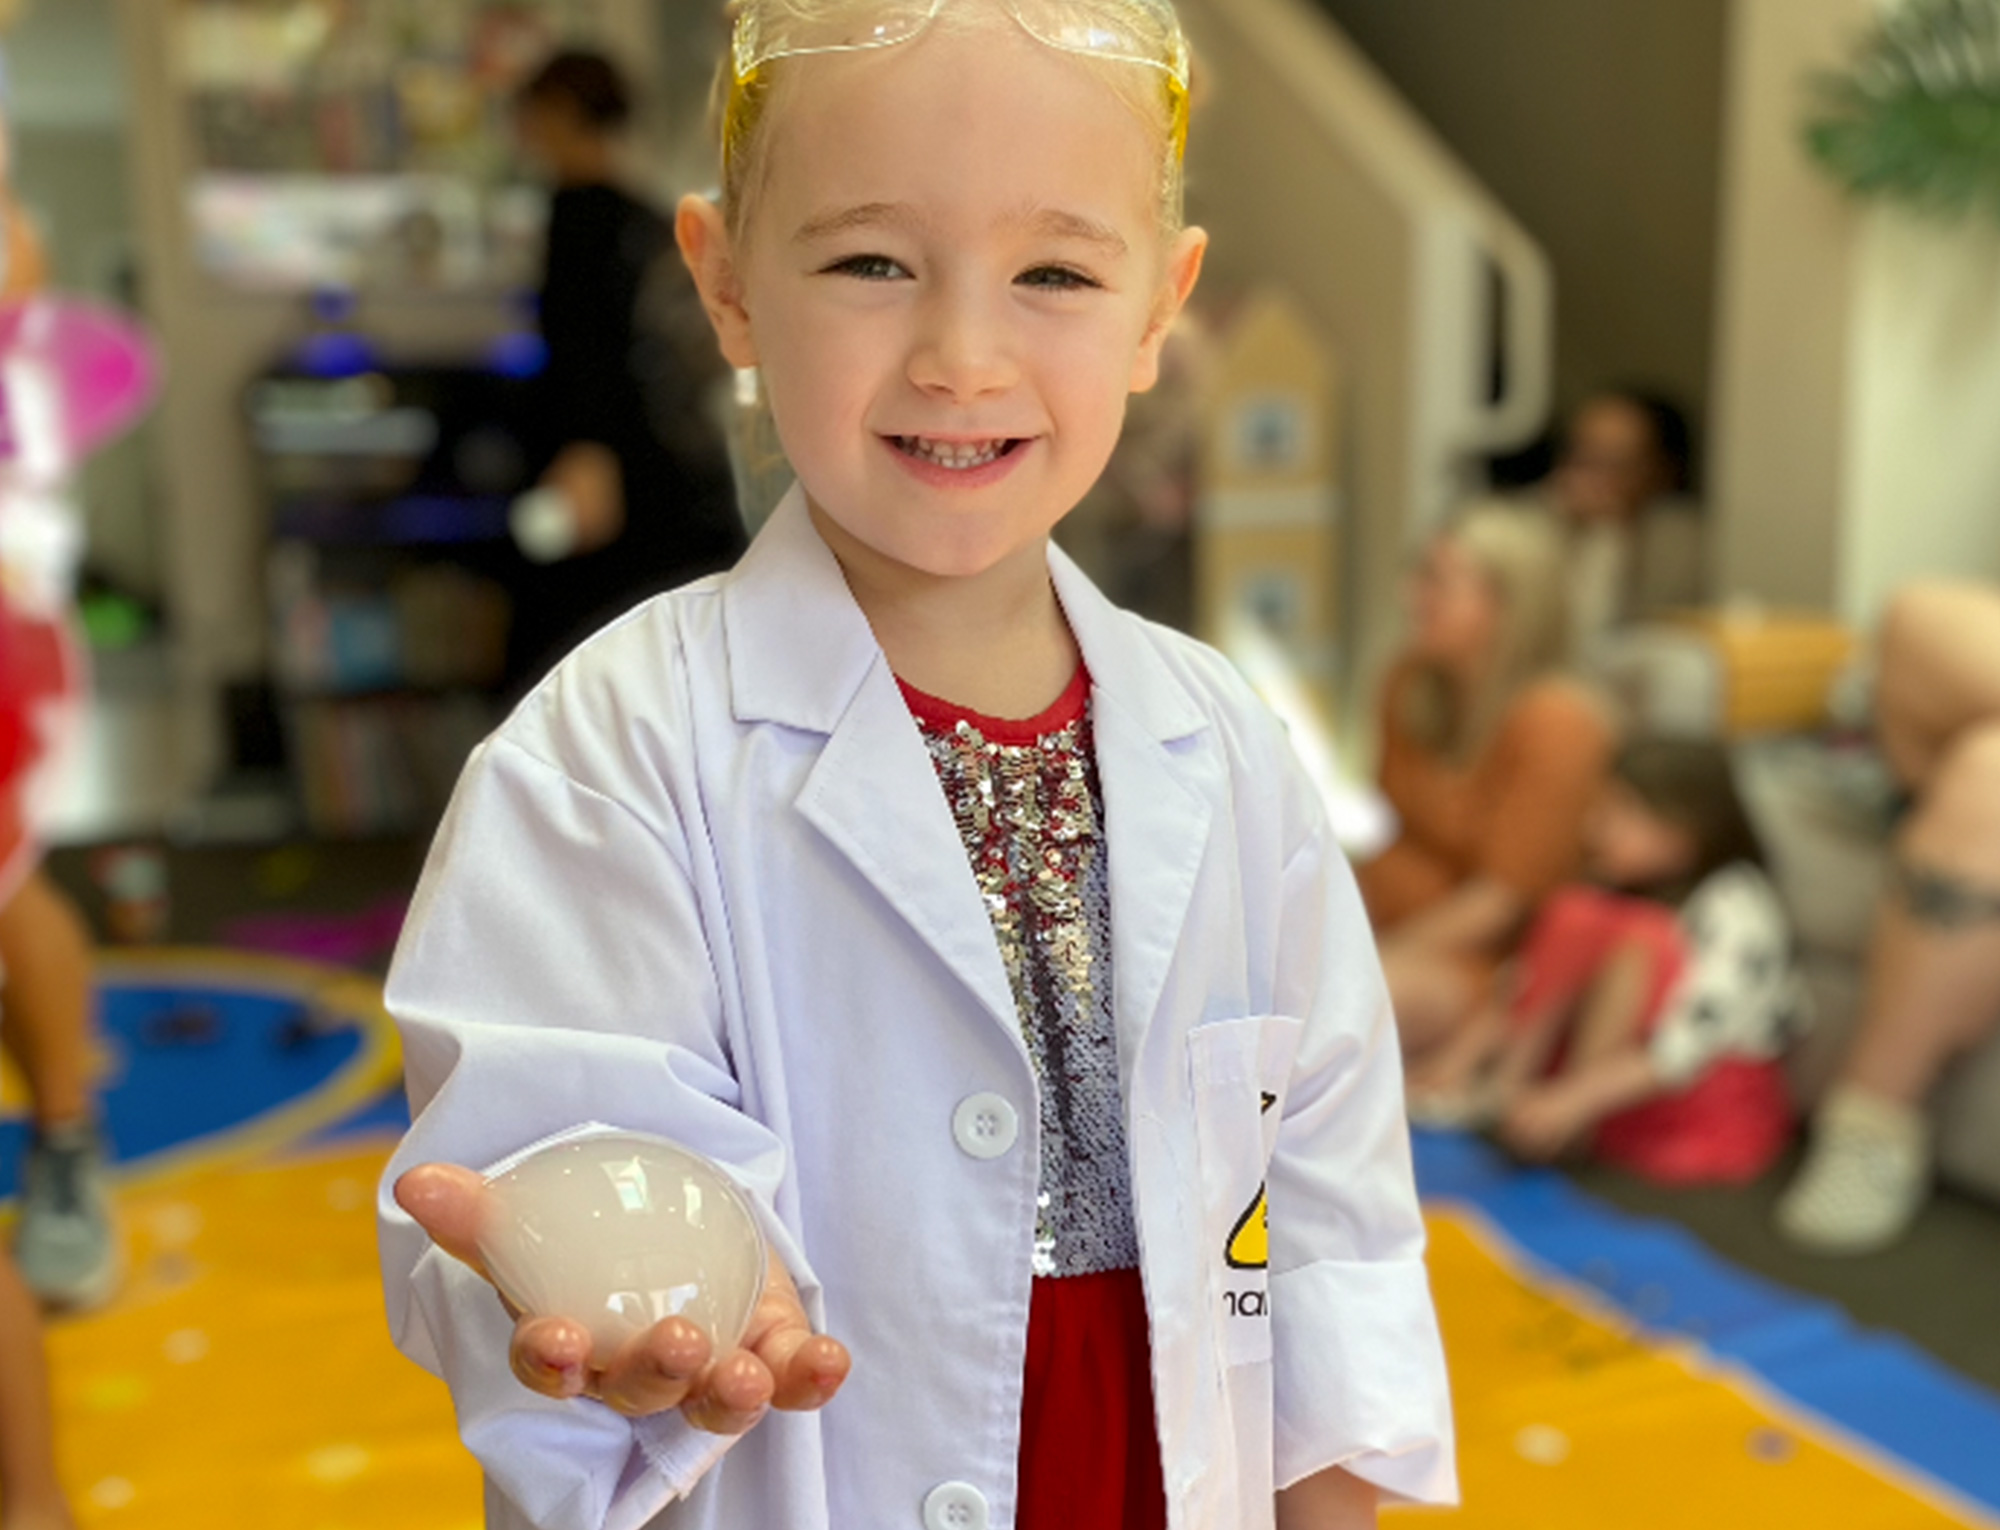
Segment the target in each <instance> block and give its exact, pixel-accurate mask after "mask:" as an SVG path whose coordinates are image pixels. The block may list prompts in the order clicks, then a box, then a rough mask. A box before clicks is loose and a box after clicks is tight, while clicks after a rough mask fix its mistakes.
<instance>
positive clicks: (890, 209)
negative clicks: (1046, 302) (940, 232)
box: [792, 202, 1131, 256]
mask: <svg viewBox="0 0 2000 1530" xmlns="http://www.w3.org/2000/svg"><path fill="white" fill-rule="evenodd" d="M926 221H927V220H926V219H925V218H924V217H923V215H922V214H921V213H919V212H918V211H917V210H916V209H915V208H914V207H911V206H910V205H909V204H908V203H906V202H862V203H860V204H858V205H856V206H854V207H842V208H836V209H834V210H832V211H830V212H823V213H816V214H814V215H813V216H812V217H810V218H808V219H806V221H805V222H804V223H802V224H800V225H799V229H798V232H797V233H795V234H793V235H792V242H793V243H794V244H812V243H815V242H816V241H818V240H821V239H829V238H831V237H833V236H834V235H835V234H845V233H850V232H852V231H853V230H855V229H863V228H892V229H902V230H910V229H920V228H921V227H922V226H923V225H924V223H925V222H926ZM1006 221H1007V222H1009V223H1012V224H1014V225H1016V226H1018V227H1024V228H1026V229H1028V230H1029V231H1030V232H1032V233H1036V234H1041V235H1043V236H1045V237H1049V238H1054V239H1074V240H1078V241H1080V242H1081V243H1084V244H1094V245H1096V246H1098V247H1099V248H1100V249H1102V250H1104V251H1106V252H1107V253H1108V254H1110V255H1113V256H1118V255H1123V254H1125V253H1126V252H1127V251H1128V250H1129V249H1130V248H1131V246H1130V245H1129V244H1127V243H1126V241H1125V236H1124V235H1123V234H1121V233H1119V232H1118V230H1117V229H1115V228H1113V227H1112V226H1111V225H1110V224H1108V223H1100V222H1098V221H1097V220H1096V219H1095V218H1086V217H1084V216H1083V215H1082V214H1081V213H1073V212H1065V211H1064V210H1063V209H1061V208H1059V207H1041V208H1035V209H1033V210H1031V211H1027V212H1023V213H1020V214H1017V215H1015V216H1014V217H1011V218H1009V219H1007V220H1006Z"/></svg>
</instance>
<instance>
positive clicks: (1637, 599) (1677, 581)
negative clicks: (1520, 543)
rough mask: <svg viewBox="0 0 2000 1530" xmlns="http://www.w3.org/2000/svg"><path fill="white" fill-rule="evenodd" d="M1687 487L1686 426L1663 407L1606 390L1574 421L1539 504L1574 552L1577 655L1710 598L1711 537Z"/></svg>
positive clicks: (1643, 396)
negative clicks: (1612, 636)
mask: <svg viewBox="0 0 2000 1530" xmlns="http://www.w3.org/2000/svg"><path fill="white" fill-rule="evenodd" d="M1691 478H1692V448H1691V438H1690V433H1689V430H1688V423H1687V417H1686V416H1685V415H1684V414H1682V413H1681V411H1680V410H1679V409H1678V408H1676V407H1675V406H1674V405H1673V404H1671V403H1669V402H1668V401H1667V400H1665V399H1663V398H1659V397H1656V396H1655V395H1652V394H1649V393H1642V392H1637V391H1627V390H1614V391H1607V392H1604V393H1599V394H1597V395H1595V396H1594V397H1592V398H1590V399H1589V400H1587V401H1586V402H1585V403H1584V404H1583V405H1582V407H1581V408H1579V409H1578V410H1577V411H1576V412H1575V413H1574V414H1573V415H1571V416H1570V420H1569V424H1568V426H1567V427H1566V428H1565V429H1564V431H1563V436H1562V442H1561V447H1560V450H1559V454H1558V456H1557V458H1556V465H1555V470H1554V471H1553V472H1552V473H1550V475H1549V476H1548V478H1547V479H1546V480H1545V481H1544V482H1543V484H1542V486H1541V489H1540V491H1539V497H1540V498H1541V499H1542V501H1543V502H1544V503H1546V504H1547V505H1548V506H1549V508H1550V509H1552V510H1553V511H1554V512H1555V513H1556V516H1557V518H1558V519H1559V521H1560V522H1561V524H1562V526H1563V529H1564V533H1565V537H1566V540H1567V543H1568V556H1569V590H1570V636H1571V639H1572V641H1573V642H1574V644H1575V649H1576V652H1577V653H1578V654H1580V655H1584V656H1588V655H1590V654H1591V653H1592V651H1593V650H1594V649H1595V648H1596V647H1597V645H1598V644H1599V643H1600V642H1601V640H1602V639H1603V638H1604V637H1605V636H1606V635H1607V634H1609V633H1611V632H1613V631H1615V630H1616V629H1618V628H1620V627H1623V626H1625V625H1627V624H1629V623H1631V622H1634V621H1640V620H1644V619H1646V618H1648V617H1655V616H1659V615H1660V614H1662V613H1663V612H1666V611H1671V610H1674V609H1677V608H1681V607H1687V606H1695V605H1699V604H1701V603H1702V602H1703V601H1704V600H1705V599H1706V598H1707V596H1708V580H1707V545H1706V542H1707V539H1706V530H1705V527H1704V524H1703V520H1702V516H1701V512H1700V509H1699V507H1698V506H1697V505H1696V504H1695V503H1694V501H1693V500H1691V499H1690V498H1688V494H1689V491H1690V488H1691V486H1692V484H1691Z"/></svg>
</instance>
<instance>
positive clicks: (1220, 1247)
mask: <svg viewBox="0 0 2000 1530" xmlns="http://www.w3.org/2000/svg"><path fill="white" fill-rule="evenodd" d="M1303 1029H1304V1027H1303V1025H1302V1023H1301V1022H1300V1021H1298V1020H1296V1019H1293V1018H1292V1017H1290V1016H1288V1015H1250V1016H1246V1017H1245V1018H1243V1019H1240V1020H1214V1021H1210V1022H1209V1023H1207V1024H1206V1025H1200V1026H1197V1027H1195V1028H1194V1029H1193V1030H1192V1031H1190V1032H1189V1033H1188V1073H1189V1083H1190V1085H1191V1087H1192V1090H1193V1095H1194V1118H1195V1142H1196V1147H1197V1151H1198V1154H1199V1162H1200V1169H1201V1227H1202V1236H1203V1239H1204V1242H1205V1247H1204V1248H1203V1250H1202V1261H1203V1264H1204V1266H1205V1268H1206V1269H1207V1271H1208V1280H1207V1286H1208V1289H1209V1293H1210V1298H1211V1300H1212V1301H1213V1302H1214V1303H1215V1307H1216V1311H1215V1315H1214V1319H1213V1321H1214V1324H1215V1327H1216V1330H1217V1331H1219V1332H1220V1333H1221V1334H1222V1335H1223V1361H1224V1363H1225V1364H1227V1365H1242V1364H1245V1363H1248V1362H1253V1361H1259V1360H1268V1359H1270V1357H1271V1309H1270V1263H1271V1231H1270V1220H1269V1214H1268V1212H1267V1209H1266V1207H1265V1202H1264V1175H1265V1170H1266V1169H1267V1168H1268V1166H1269V1164H1270V1162H1271V1154H1272V1151H1273V1150H1274V1149H1275V1148H1276V1146H1277V1142H1278V1122H1279V1119H1280V1117H1281V1116H1282V1115H1283V1112H1284V1100H1285V1086H1286V1083H1287V1081H1288V1080H1289V1078H1290V1076H1291V1068H1292V1058H1293V1056H1294V1054H1296V1053H1297V1051H1298V1046H1299V1037H1300V1034H1301V1032H1302V1031H1303Z"/></svg>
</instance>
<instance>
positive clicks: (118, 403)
mask: <svg viewBox="0 0 2000 1530" xmlns="http://www.w3.org/2000/svg"><path fill="white" fill-rule="evenodd" d="M24 353H25V354H29V355H33V356H35V357H36V358H37V359H39V360H41V361H43V362H44V363H45V364H46V365H47V366H48V367H49V369H50V371H51V372H53V373H54V375H55V377H56V379H57V383H58V386H59V388H60V390H61V394H62V403H63V411H62V414H63V419H62V430H63V441H64V445H65V448H66V455H67V456H68V457H69V459H70V460H71V461H76V460H78V459H80V458H82V457H84V456H86V455H88V454H89V453H90V452H93V451H95V450H96V449H97V448H98V447H100V446H102V445H103V444H104V443H105V442H107V441H109V440H110V439H112V437H114V436H116V435H118V434H120V433H121V432H122V431H124V430H125V429H127V428H128V427H129V426H131V425H132V424H133V423H135V422H136V421H137V420H138V419H139V417H140V416H141V415H143V414H144V413H145V412H146V409H147V408H148V406H150V405H151V403H152V402H153V396H154V393H155V392H156V391H157V389H158V386H159V378H160V365H159V357H158V353H157V352H156V351H155V349H154V347H153V343H152V340H151V338H150V337H149V336H148V335H147V334H146V331H145V330H144V329H142V328H141V327H140V326H139V325H138V324H137V323H135V322H134V321H133V320H131V319H129V318H127V317H126V316H125V315H124V314H121V313H119V312H117V311H116V310H113V309H110V308H105V307H101V306H99V305H98V304H96V303H90V302H85V301H82V300H80V299H77V298H70V297H58V296H51V295H44V294H36V295H35V296H33V297H29V298H25V299H23V300H21V301H20V302H17V303H8V304H5V305H0V366H4V363H5V361H6V360H8V359H10V358H12V357H14V356H17V355H21V354H24ZM5 403H6V398H5V389H4V374H0V414H4V406H5ZM12 442H13V432H12V431H11V429H7V428H6V422H5V420H4V418H0V455H11V454H12V452H13V444H12Z"/></svg>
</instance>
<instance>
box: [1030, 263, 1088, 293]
mask: <svg viewBox="0 0 2000 1530" xmlns="http://www.w3.org/2000/svg"><path fill="white" fill-rule="evenodd" d="M1014 280H1015V281H1017V282H1019V283H1020V284H1021V285H1022V286H1024V287H1040V288H1042V289H1044V290H1045V291H1051V292H1081V291H1083V290H1085V289H1086V288H1090V287H1101V286H1103V285H1104V284H1103V283H1102V282H1100V281H1098V280H1097V279H1096V278H1095V277H1092V276H1086V275H1084V273H1083V272H1081V271H1078V270H1075V269H1073V268H1071V267H1069V266H1036V267H1035V268H1034V269H1033V270H1031V271H1023V272H1022V273H1021V274H1020V275H1019V276H1017V277H1015V278H1014Z"/></svg>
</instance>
